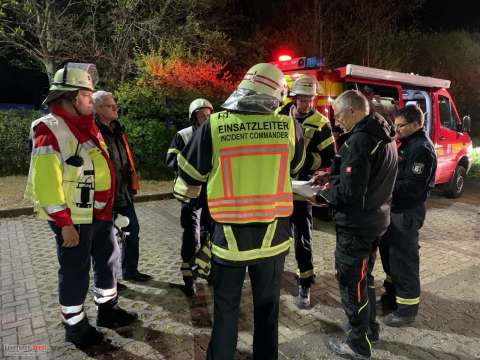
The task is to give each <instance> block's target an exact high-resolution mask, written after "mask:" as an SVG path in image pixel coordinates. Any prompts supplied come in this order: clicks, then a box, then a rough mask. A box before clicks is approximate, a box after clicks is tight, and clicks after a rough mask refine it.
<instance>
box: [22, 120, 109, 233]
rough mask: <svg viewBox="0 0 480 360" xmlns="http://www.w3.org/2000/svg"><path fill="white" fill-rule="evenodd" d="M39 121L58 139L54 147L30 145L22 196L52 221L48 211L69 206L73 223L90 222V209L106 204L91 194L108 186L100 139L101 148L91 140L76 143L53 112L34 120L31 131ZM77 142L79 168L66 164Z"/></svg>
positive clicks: (74, 150)
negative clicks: (56, 145) (28, 165)
mask: <svg viewBox="0 0 480 360" xmlns="http://www.w3.org/2000/svg"><path fill="white" fill-rule="evenodd" d="M39 124H44V125H46V126H47V127H48V129H49V130H50V131H51V133H52V134H53V135H54V137H55V138H56V140H57V142H58V149H55V148H54V147H53V146H52V145H48V146H36V144H35V143H34V144H33V149H32V156H31V161H30V171H29V176H28V181H27V189H26V194H25V195H26V196H27V197H28V198H30V199H31V200H32V201H33V202H34V208H35V210H36V212H37V213H38V216H39V217H40V218H41V219H45V220H53V219H52V218H51V217H50V216H49V214H54V213H57V212H59V211H62V210H66V209H69V211H70V216H71V220H72V222H73V223H74V224H91V223H92V221H93V214H94V209H104V208H105V206H106V205H107V200H106V199H101V200H100V199H97V198H96V197H95V194H96V193H102V192H104V193H108V191H109V190H110V189H111V186H112V176H111V170H110V167H109V164H108V155H106V154H107V150H106V146H105V144H104V142H103V141H100V144H101V146H102V147H103V149H100V148H98V147H97V145H96V144H95V142H94V141H93V140H91V139H90V140H87V141H84V142H83V143H79V140H78V139H77V137H76V136H75V135H74V134H73V133H72V131H71V130H70V128H69V127H68V125H67V124H66V123H65V121H64V120H63V119H62V118H61V117H60V116H57V115H55V114H49V115H47V116H44V117H42V118H40V119H37V120H35V121H34V122H33V123H32V126H31V133H32V134H33V132H34V128H35V127H36V126H38V125H39ZM99 136H101V135H99ZM32 139H33V136H32ZM37 145H38V144H37ZM77 145H78V152H77V154H78V155H79V156H81V157H82V159H83V165H82V166H80V167H75V166H71V165H68V164H67V163H66V160H67V159H68V158H70V157H71V156H73V155H75V152H76V151H77ZM102 150H103V151H102ZM103 200H105V201H103Z"/></svg>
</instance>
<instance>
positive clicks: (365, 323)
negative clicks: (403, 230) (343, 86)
mask: <svg viewBox="0 0 480 360" xmlns="http://www.w3.org/2000/svg"><path fill="white" fill-rule="evenodd" d="M333 110H334V112H335V120H336V122H337V123H338V124H339V125H340V127H341V128H343V130H344V131H345V133H344V135H342V139H340V141H341V143H342V146H341V147H340V148H339V151H338V154H337V155H336V156H335V159H334V162H333V165H332V171H331V176H330V186H329V188H327V189H324V190H322V191H320V192H319V195H318V196H320V197H321V198H323V199H325V200H326V201H328V202H329V203H331V204H333V205H334V206H335V209H336V213H335V223H336V233H337V241H336V248H335V269H336V272H337V274H336V276H337V280H338V284H339V288H340V295H341V299H342V305H343V308H344V310H345V313H346V315H347V317H348V321H349V326H350V329H351V330H350V331H349V333H348V335H347V338H346V340H340V339H337V338H330V339H329V341H328V345H329V347H330V348H331V350H332V351H333V352H335V353H336V354H338V355H342V356H350V357H352V358H354V359H368V358H370V356H371V344H370V341H371V340H377V339H378V331H379V325H378V323H377V322H376V320H375V312H373V311H372V310H371V309H373V310H374V309H375V292H374V291H373V292H369V291H367V282H368V285H369V286H373V276H371V271H372V269H373V259H372V258H371V253H372V246H373V244H374V242H375V240H376V238H377V237H379V236H380V235H382V234H383V233H384V232H385V231H386V229H387V227H388V224H389V221H390V201H391V197H392V190H393V184H394V182H395V177H396V174H397V166H398V158H397V149H396V145H395V142H394V141H393V140H394V135H395V132H394V130H393V128H392V127H391V125H390V124H388V122H387V121H386V120H385V119H384V118H383V117H381V116H380V115H378V114H376V113H374V114H369V105H368V101H367V99H366V98H365V96H364V95H362V94H361V93H360V92H358V91H354V90H349V91H345V92H344V93H342V94H341V95H340V96H339V97H338V98H337V99H336V100H335V102H334V103H333ZM367 277H368V279H367Z"/></svg>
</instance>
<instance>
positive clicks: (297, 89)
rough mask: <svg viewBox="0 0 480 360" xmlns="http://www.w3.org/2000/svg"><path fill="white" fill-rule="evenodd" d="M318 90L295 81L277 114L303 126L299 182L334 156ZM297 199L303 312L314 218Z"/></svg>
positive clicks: (308, 79) (311, 81) (312, 82)
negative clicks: (319, 108) (287, 100)
mask: <svg viewBox="0 0 480 360" xmlns="http://www.w3.org/2000/svg"><path fill="white" fill-rule="evenodd" d="M319 87H320V85H319V83H318V81H317V80H316V79H315V78H314V77H312V76H309V75H304V76H302V77H300V78H298V79H297V80H295V82H294V83H293V86H292V89H291V91H290V95H291V96H293V101H292V102H290V103H288V104H287V105H285V106H284V107H283V109H282V110H281V111H280V114H284V115H291V116H292V117H293V118H294V119H296V120H297V121H298V122H299V123H300V124H301V125H302V130H303V136H304V139H305V149H306V157H305V164H304V165H303V168H302V170H301V171H300V174H299V175H298V177H297V178H298V180H309V179H310V178H311V176H312V175H313V173H314V172H315V171H316V170H318V169H320V168H325V167H330V164H331V162H332V160H333V157H334V155H335V144H334V140H333V135H332V129H331V127H330V121H329V120H328V119H327V118H326V117H325V116H323V115H322V114H320V112H318V111H317V110H316V108H315V105H316V96H317V95H318V93H319ZM294 199H295V197H294ZM300 199H302V198H300V197H299V198H298V199H295V200H294V202H293V214H292V217H291V224H292V232H293V237H294V240H295V258H296V259H297V265H298V278H299V281H298V297H297V302H296V304H297V306H298V307H299V308H301V309H305V308H308V307H309V306H310V286H311V285H312V283H313V282H314V278H315V274H314V270H313V252H312V228H313V216H312V205H311V203H310V202H308V201H305V200H300Z"/></svg>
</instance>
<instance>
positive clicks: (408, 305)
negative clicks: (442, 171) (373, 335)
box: [380, 105, 437, 326]
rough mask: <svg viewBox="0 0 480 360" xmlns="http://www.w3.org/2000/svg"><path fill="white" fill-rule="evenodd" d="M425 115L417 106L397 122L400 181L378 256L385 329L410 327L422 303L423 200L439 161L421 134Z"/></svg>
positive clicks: (406, 109) (401, 114) (407, 109)
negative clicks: (420, 233) (382, 276)
mask: <svg viewBox="0 0 480 360" xmlns="http://www.w3.org/2000/svg"><path fill="white" fill-rule="evenodd" d="M423 124H424V115H423V112H422V110H421V109H420V108H419V107H417V106H416V105H409V106H406V107H404V108H403V109H401V110H400V111H399V112H398V113H397V115H396V116H395V129H396V133H397V138H398V140H399V141H400V147H399V148H398V152H399V167H398V177H397V181H396V182H395V187H394V189H393V199H392V213H391V222H390V226H389V228H388V231H387V232H386V233H385V235H384V236H383V237H382V239H381V241H380V256H381V258H382V264H383V269H384V270H385V273H386V275H387V278H386V280H385V282H384V287H385V291H386V293H385V294H384V295H382V297H381V304H382V307H383V310H384V312H389V311H393V310H394V312H392V313H390V314H388V315H387V316H386V317H385V319H384V322H385V324H386V325H388V326H404V325H408V324H411V323H413V321H414V320H415V316H416V315H417V312H418V306H419V303H420V275H419V270H420V269H419V265H420V264H419V251H418V249H419V246H418V231H419V229H420V228H421V227H422V225H423V221H424V220H425V213H426V207H425V202H426V199H427V197H428V195H429V193H430V191H431V189H433V187H434V185H435V171H436V168H437V158H436V154H435V149H434V146H433V144H432V141H431V140H430V138H429V137H428V135H427V134H426V133H425V130H424V128H423Z"/></svg>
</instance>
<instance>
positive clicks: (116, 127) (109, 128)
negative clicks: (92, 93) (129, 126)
mask: <svg viewBox="0 0 480 360" xmlns="http://www.w3.org/2000/svg"><path fill="white" fill-rule="evenodd" d="M95 122H96V123H97V126H98V128H99V129H100V130H101V132H102V133H103V132H107V133H108V134H110V135H112V136H121V135H122V134H123V133H124V131H125V127H124V126H123V125H122V124H120V121H118V120H113V121H112V122H111V123H110V125H107V124H105V123H104V122H102V121H101V120H100V118H99V117H98V116H97V117H95Z"/></svg>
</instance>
